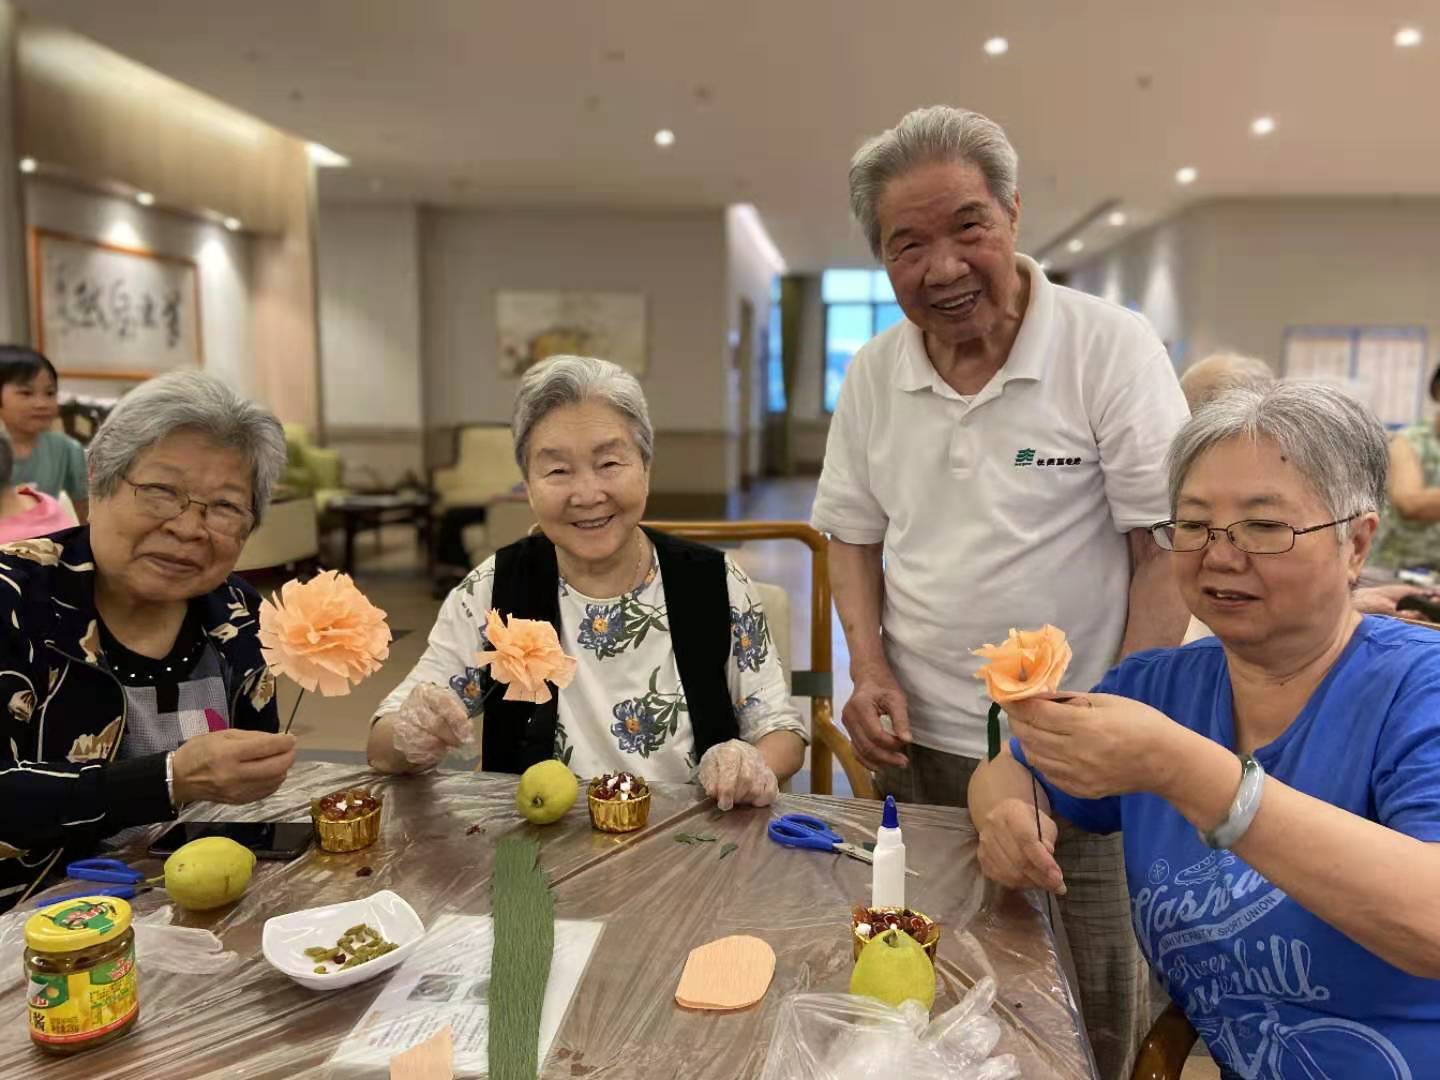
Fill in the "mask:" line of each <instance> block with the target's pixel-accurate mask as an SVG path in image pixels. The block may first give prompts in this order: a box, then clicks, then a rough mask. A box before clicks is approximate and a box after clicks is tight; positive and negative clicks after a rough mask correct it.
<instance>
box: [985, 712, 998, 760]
mask: <svg viewBox="0 0 1440 1080" xmlns="http://www.w3.org/2000/svg"><path fill="white" fill-rule="evenodd" d="M985 734H986V736H987V737H988V738H989V740H990V757H989V760H990V761H994V760H995V759H996V758H997V757H999V756H1000V704H999V702H995V703H993V704H991V706H990V715H989V717H988V718H986V720H985Z"/></svg>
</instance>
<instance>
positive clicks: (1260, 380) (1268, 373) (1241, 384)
mask: <svg viewBox="0 0 1440 1080" xmlns="http://www.w3.org/2000/svg"><path fill="white" fill-rule="evenodd" d="M1274 382H1275V371H1274V369H1272V368H1271V367H1270V365H1269V364H1267V363H1266V362H1265V361H1264V360H1261V359H1260V358H1259V357H1256V356H1244V355H1242V354H1240V353H1230V352H1217V353H1211V354H1210V355H1209V356H1207V357H1205V358H1204V359H1202V360H1197V361H1195V363H1193V364H1191V365H1190V366H1189V367H1187V368H1186V369H1185V371H1184V373H1183V374H1182V375H1181V376H1180V389H1181V390H1182V391H1184V393H1185V400H1186V401H1187V402H1188V403H1189V405H1190V411H1191V412H1194V411H1195V410H1196V409H1198V408H1200V406H1202V405H1204V404H1206V403H1207V402H1210V401H1213V400H1214V399H1215V398H1217V397H1219V396H1220V395H1221V394H1223V393H1225V391H1227V390H1238V389H1248V390H1261V389H1264V388H1265V387H1267V386H1270V385H1271V384H1272V383H1274Z"/></svg>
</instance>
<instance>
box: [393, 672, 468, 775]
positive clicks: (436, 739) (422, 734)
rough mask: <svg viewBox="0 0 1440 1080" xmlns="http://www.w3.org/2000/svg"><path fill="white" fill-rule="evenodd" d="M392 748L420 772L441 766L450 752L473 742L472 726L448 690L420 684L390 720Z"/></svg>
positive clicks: (431, 684)
mask: <svg viewBox="0 0 1440 1080" xmlns="http://www.w3.org/2000/svg"><path fill="white" fill-rule="evenodd" d="M390 730H391V733H392V738H393V740H394V742H395V749H396V750H399V751H400V753H401V754H403V755H404V756H405V760H406V761H408V762H410V764H412V765H416V766H419V767H420V768H422V769H428V768H432V767H433V766H435V765H438V764H440V759H441V758H443V757H444V756H445V755H446V754H448V753H449V752H450V751H451V750H455V749H458V748H460V747H462V746H471V745H473V744H474V742H475V725H474V724H472V723H471V722H470V717H469V716H468V715H467V714H466V712H465V706H464V705H462V704H461V703H460V699H459V698H458V697H456V696H455V694H454V693H453V692H452V691H450V690H449V689H447V688H445V687H442V686H436V685H435V684H434V683H420V684H419V685H418V686H416V687H415V688H414V689H413V690H411V691H410V693H409V695H408V696H407V697H406V698H405V700H404V701H403V702H401V703H400V708H399V710H397V711H396V712H395V713H394V715H393V716H392V717H391V720H390Z"/></svg>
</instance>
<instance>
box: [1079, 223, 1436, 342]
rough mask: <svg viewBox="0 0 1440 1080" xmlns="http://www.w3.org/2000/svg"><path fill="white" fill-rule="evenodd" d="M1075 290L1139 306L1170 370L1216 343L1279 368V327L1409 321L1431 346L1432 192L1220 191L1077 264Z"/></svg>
mask: <svg viewBox="0 0 1440 1080" xmlns="http://www.w3.org/2000/svg"><path fill="white" fill-rule="evenodd" d="M1071 284H1072V285H1074V286H1075V287H1077V288H1084V289H1086V290H1087V291H1090V292H1094V293H1097V294H1099V295H1102V296H1107V297H1109V298H1110V299H1112V300H1116V301H1117V302H1119V303H1125V304H1135V305H1138V306H1139V308H1140V310H1141V311H1143V312H1144V313H1145V315H1146V316H1147V317H1148V318H1149V319H1150V321H1151V322H1152V323H1153V324H1154V325H1155V327H1156V330H1157V331H1158V332H1159V333H1160V335H1161V337H1162V338H1164V339H1165V340H1166V341H1167V342H1169V343H1170V344H1171V346H1172V355H1174V356H1175V359H1176V361H1177V363H1178V364H1179V366H1181V367H1183V366H1184V365H1185V364H1186V363H1188V362H1189V361H1190V360H1192V359H1195V358H1198V357H1201V356H1204V355H1206V354H1207V353H1210V352H1213V351H1215V350H1217V349H1234V350H1238V351H1241V352H1247V353H1253V354H1255V355H1257V356H1261V357H1263V358H1265V359H1267V360H1269V361H1271V362H1272V363H1274V364H1276V365H1277V366H1278V364H1279V362H1280V359H1281V349H1282V343H1283V338H1284V333H1285V329H1286V328H1287V327H1290V326H1301V325H1323V324H1331V325H1333V324H1344V325H1351V324H1353V325H1395V324H1403V325H1418V326H1423V327H1425V328H1426V330H1427V331H1428V333H1429V337H1430V352H1431V362H1432V363H1433V362H1434V359H1433V358H1434V356H1435V352H1436V346H1437V344H1440V199H1421V198H1405V199H1400V198H1384V199H1380V198H1375V199H1370V198H1348V199H1330V198H1325V199H1320V198H1303V199H1302V198H1293V199H1221V200H1214V201H1211V202H1205V203H1200V204H1198V205H1196V206H1193V207H1191V208H1189V209H1188V210H1186V211H1185V212H1184V213H1182V214H1180V215H1179V216H1178V217H1177V218H1175V219H1173V220H1171V221H1167V222H1164V223H1162V224H1161V225H1159V226H1157V227H1155V228H1153V229H1149V230H1147V231H1145V232H1144V233H1141V234H1139V235H1137V236H1135V237H1133V238H1132V239H1130V240H1128V241H1126V242H1125V243H1124V244H1122V245H1120V246H1119V247H1117V248H1115V249H1113V250H1112V251H1109V252H1106V253H1105V254H1104V255H1102V256H1100V257H1098V258H1096V259H1095V260H1092V261H1091V262H1089V263H1087V264H1085V265H1084V266H1083V267H1081V268H1080V269H1079V270H1077V271H1076V273H1075V274H1074V275H1073V276H1072V278H1071Z"/></svg>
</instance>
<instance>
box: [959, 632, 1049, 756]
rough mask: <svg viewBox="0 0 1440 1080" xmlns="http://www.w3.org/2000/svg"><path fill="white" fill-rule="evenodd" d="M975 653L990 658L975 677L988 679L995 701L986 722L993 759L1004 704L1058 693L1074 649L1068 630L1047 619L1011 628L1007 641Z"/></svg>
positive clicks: (998, 738) (997, 750) (988, 688)
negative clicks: (1033, 626) (1033, 627)
mask: <svg viewBox="0 0 1440 1080" xmlns="http://www.w3.org/2000/svg"><path fill="white" fill-rule="evenodd" d="M971 655H973V656H980V657H983V658H984V659H986V660H988V661H989V663H988V664H986V665H985V666H984V667H982V668H981V669H980V670H979V671H977V672H975V678H977V679H984V680H985V690H986V692H987V693H989V695H990V700H991V701H993V702H995V704H994V705H992V706H990V716H989V721H988V723H987V725H986V728H987V733H988V735H989V742H990V757H991V758H992V759H993V758H994V757H995V755H997V754H998V753H1000V706H1001V705H1002V704H1005V703H1007V702H1011V701H1024V700H1025V699H1026V698H1033V697H1040V696H1041V695H1042V694H1053V693H1055V691H1056V690H1058V689H1060V680H1061V679H1063V678H1064V677H1065V669H1066V668H1068V667H1069V666H1070V658H1071V656H1072V655H1073V653H1072V652H1071V649H1070V643H1069V642H1068V641H1066V640H1065V631H1064V630H1061V629H1059V628H1058V627H1054V626H1051V625H1050V624H1049V623H1046V624H1045V625H1044V626H1042V627H1041V628H1040V629H1039V630H1011V631H1010V637H1009V638H1008V639H1007V640H1006V641H1005V642H1004V643H1003V644H1000V645H984V646H982V647H980V648H978V649H975V650H973V652H972V653H971Z"/></svg>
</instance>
